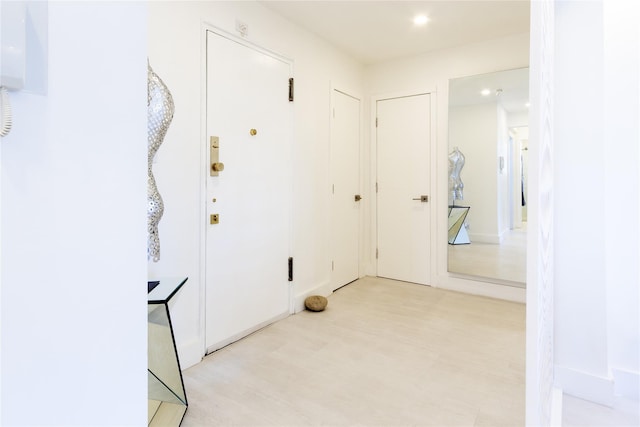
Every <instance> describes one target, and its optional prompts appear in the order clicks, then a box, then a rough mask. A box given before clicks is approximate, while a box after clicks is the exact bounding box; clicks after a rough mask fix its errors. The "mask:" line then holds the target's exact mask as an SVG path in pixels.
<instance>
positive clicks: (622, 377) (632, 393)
mask: <svg viewBox="0 0 640 427" xmlns="http://www.w3.org/2000/svg"><path fill="white" fill-rule="evenodd" d="M611 373H612V374H613V383H614V391H615V394H616V396H623V397H626V398H628V399H633V400H640V373H638V372H631V371H625V370H624V369H615V368H614V369H611Z"/></svg>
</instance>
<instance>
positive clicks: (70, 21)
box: [0, 2, 147, 426]
mask: <svg viewBox="0 0 640 427" xmlns="http://www.w3.org/2000/svg"><path fill="white" fill-rule="evenodd" d="M116 22H117V31H114V29H115V28H116V26H115V25H114V23H116ZM45 32H46V29H45ZM146 42H147V38H146V11H145V6H143V5H141V4H135V3H129V2H127V3H113V2H104V3H103V2H91V3H82V4H81V3H80V2H78V3H76V2H49V3H48V92H47V93H46V94H45V95H40V94H37V95H34V94H30V93H26V92H20V93H12V94H11V100H12V104H13V111H14V121H13V130H12V131H11V133H10V134H9V135H8V136H7V137H5V138H2V140H1V142H0V146H1V149H2V189H1V197H2V242H1V243H2V259H1V263H2V320H1V335H2V375H1V386H2V393H1V401H0V405H1V407H2V419H1V421H0V423H1V424H2V425H29V426H31V425H67V426H71V425H82V426H86V425H144V424H146V418H147V413H146V399H147V396H146V388H147V373H146V365H147V354H146V349H147V344H146V341H147V329H146V324H147V323H146V316H147V315H146V312H147V310H146V290H145V286H144V284H145V281H146V279H147V271H146V260H145V253H146V215H145V206H146V167H145V165H146V158H147V142H146V141H147V132H146V77H147V76H146V63H145V61H146ZM40 71H41V70H40V69H30V70H29V72H32V73H38V72H40Z"/></svg>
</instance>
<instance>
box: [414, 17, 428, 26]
mask: <svg viewBox="0 0 640 427" xmlns="http://www.w3.org/2000/svg"><path fill="white" fill-rule="evenodd" d="M427 22H429V18H427V16H426V15H417V16H416V17H414V18H413V24H414V25H424V24H426V23H427Z"/></svg>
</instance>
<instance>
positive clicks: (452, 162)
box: [449, 147, 464, 204]
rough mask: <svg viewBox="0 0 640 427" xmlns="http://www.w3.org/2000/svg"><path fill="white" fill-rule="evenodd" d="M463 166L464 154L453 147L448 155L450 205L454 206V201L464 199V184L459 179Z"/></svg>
mask: <svg viewBox="0 0 640 427" xmlns="http://www.w3.org/2000/svg"><path fill="white" fill-rule="evenodd" d="M463 166H464V154H462V152H461V151H460V150H458V147H455V148H454V149H453V151H452V152H451V153H450V154H449V195H450V196H451V198H452V204H455V201H456V199H458V200H462V199H464V196H463V190H464V184H463V183H462V179H461V178H460V171H462V167H463Z"/></svg>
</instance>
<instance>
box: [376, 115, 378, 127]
mask: <svg viewBox="0 0 640 427" xmlns="http://www.w3.org/2000/svg"><path fill="white" fill-rule="evenodd" d="M376 127H378V118H377V117H376Z"/></svg>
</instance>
